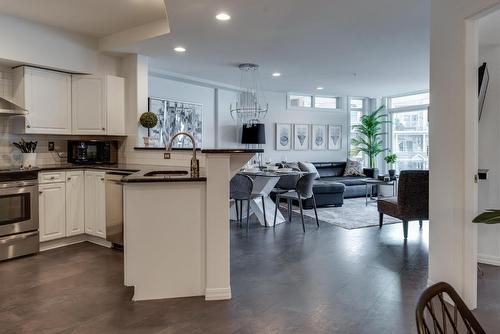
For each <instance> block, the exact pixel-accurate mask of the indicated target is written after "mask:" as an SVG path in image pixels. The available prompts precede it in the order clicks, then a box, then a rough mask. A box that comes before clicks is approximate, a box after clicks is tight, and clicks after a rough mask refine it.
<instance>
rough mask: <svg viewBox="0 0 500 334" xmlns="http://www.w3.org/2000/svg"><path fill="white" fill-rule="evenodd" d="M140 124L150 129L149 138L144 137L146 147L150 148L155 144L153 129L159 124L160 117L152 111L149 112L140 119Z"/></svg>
mask: <svg viewBox="0 0 500 334" xmlns="http://www.w3.org/2000/svg"><path fill="white" fill-rule="evenodd" d="M139 123H140V124H141V125H142V126H143V127H145V128H146V129H148V136H147V137H144V138H143V139H144V146H150V145H152V144H154V143H153V140H152V138H151V137H150V136H151V132H150V131H151V129H152V128H154V127H155V126H156V125H157V124H158V116H156V114H155V113H153V112H151V111H147V112H145V113H143V114H142V115H141V117H140V118H139Z"/></svg>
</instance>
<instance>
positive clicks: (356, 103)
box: [349, 98, 365, 161]
mask: <svg viewBox="0 0 500 334" xmlns="http://www.w3.org/2000/svg"><path fill="white" fill-rule="evenodd" d="M364 102H365V101H364V100H363V99H354V98H351V99H349V117H350V122H349V124H350V133H349V142H350V143H349V158H350V159H352V160H356V161H362V160H363V153H362V152H359V153H358V154H356V155H353V154H352V149H353V148H354V147H353V146H352V138H355V137H356V131H355V130H353V125H358V124H360V123H361V117H363V113H364V106H365V104H364Z"/></svg>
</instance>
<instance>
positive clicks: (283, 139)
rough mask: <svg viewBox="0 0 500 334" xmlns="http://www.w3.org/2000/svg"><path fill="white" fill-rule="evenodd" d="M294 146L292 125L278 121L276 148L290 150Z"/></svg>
mask: <svg viewBox="0 0 500 334" xmlns="http://www.w3.org/2000/svg"><path fill="white" fill-rule="evenodd" d="M291 148H292V125H291V124H283V123H276V150H277V151H288V150H290V149H291Z"/></svg>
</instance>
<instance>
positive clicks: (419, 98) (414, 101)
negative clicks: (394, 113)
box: [388, 93, 429, 109]
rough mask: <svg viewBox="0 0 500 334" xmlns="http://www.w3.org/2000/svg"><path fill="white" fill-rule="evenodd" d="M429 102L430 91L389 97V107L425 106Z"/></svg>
mask: <svg viewBox="0 0 500 334" xmlns="http://www.w3.org/2000/svg"><path fill="white" fill-rule="evenodd" d="M428 104H429V93H418V94H412V95H405V96H398V97H391V98H389V104H388V105H389V109H397V108H407V107H414V106H424V105H428Z"/></svg>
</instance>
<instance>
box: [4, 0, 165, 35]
mask: <svg viewBox="0 0 500 334" xmlns="http://www.w3.org/2000/svg"><path fill="white" fill-rule="evenodd" d="M0 12H1V13H4V14H8V15H14V16H17V17H21V18H24V19H27V20H30V21H35V22H38V23H42V24H47V25H50V26H53V27H57V28H61V29H64V30H68V31H73V32H77V33H80V34H84V35H87V36H91V37H96V38H99V37H104V36H107V35H110V34H114V33H117V32H120V31H122V30H125V29H128V28H133V27H137V26H140V25H143V24H145V23H149V22H152V21H155V20H159V19H162V18H165V16H166V12H165V4H164V2H163V0H1V1H0Z"/></svg>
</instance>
